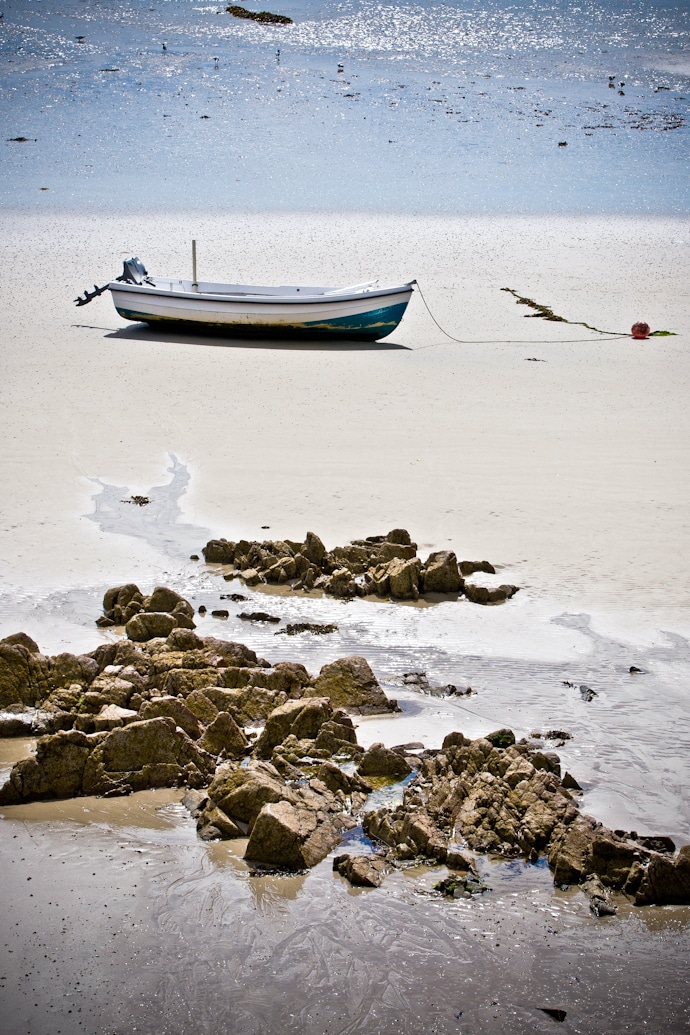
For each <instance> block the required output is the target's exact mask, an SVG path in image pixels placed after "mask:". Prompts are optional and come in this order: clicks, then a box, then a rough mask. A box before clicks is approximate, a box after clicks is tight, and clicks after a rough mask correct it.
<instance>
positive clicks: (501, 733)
mask: <svg viewBox="0 0 690 1035" xmlns="http://www.w3.org/2000/svg"><path fill="white" fill-rule="evenodd" d="M486 739H487V740H488V741H489V743H490V744H492V745H493V746H494V747H496V748H508V747H512V745H513V744H514V743H515V734H514V733H513V731H512V730H509V729H506V728H505V727H504V728H503V729H500V730H495V731H494V732H493V733H487V735H486ZM532 764H534V763H532Z"/></svg>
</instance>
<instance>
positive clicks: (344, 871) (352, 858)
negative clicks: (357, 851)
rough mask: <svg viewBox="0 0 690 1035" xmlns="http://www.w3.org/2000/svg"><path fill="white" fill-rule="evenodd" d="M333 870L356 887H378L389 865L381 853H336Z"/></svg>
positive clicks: (388, 871) (389, 868)
mask: <svg viewBox="0 0 690 1035" xmlns="http://www.w3.org/2000/svg"><path fill="white" fill-rule="evenodd" d="M333 870H334V871H335V872H336V873H339V874H340V876H341V877H345V879H346V880H348V881H349V882H350V884H352V885H354V886H355V887H358V888H379V887H380V886H381V884H383V880H384V877H385V876H386V874H387V873H390V871H391V866H390V864H389V863H388V861H387V860H386V858H385V857H384V856H381V855H336V856H335V858H334V859H333Z"/></svg>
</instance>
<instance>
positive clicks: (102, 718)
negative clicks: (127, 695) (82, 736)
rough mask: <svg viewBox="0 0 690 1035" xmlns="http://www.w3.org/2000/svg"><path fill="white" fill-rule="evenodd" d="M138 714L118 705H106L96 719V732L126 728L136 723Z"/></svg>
mask: <svg viewBox="0 0 690 1035" xmlns="http://www.w3.org/2000/svg"><path fill="white" fill-rule="evenodd" d="M138 717H139V716H138V713H137V712H135V711H134V710H133V709H132V708H120V706H119V705H117V704H104V705H103V707H102V708H101V710H100V712H99V713H98V715H97V716H96V718H95V719H94V731H95V732H96V733H99V732H100V731H101V730H113V729H115V728H116V727H118V726H125V725H127V723H128V722H135V721H136V719H137V718H138Z"/></svg>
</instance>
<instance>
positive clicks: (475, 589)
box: [464, 582, 518, 604]
mask: <svg viewBox="0 0 690 1035" xmlns="http://www.w3.org/2000/svg"><path fill="white" fill-rule="evenodd" d="M464 591H465V596H466V597H467V599H468V600H470V601H471V602H472V603H473V604H502V603H503V602H504V601H506V600H509V599H510V597H512V596H514V595H515V593H517V591H518V587H517V586H508V585H503V586H498V587H496V588H495V589H487V588H486V586H474V585H471V584H470V583H469V582H466V583H465V585H464Z"/></svg>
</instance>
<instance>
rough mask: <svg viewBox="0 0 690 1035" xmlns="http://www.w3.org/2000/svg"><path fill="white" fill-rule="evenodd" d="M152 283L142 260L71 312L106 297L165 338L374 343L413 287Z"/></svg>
mask: <svg viewBox="0 0 690 1035" xmlns="http://www.w3.org/2000/svg"><path fill="white" fill-rule="evenodd" d="M193 264H194V273H193V279H192V280H180V279H175V278H172V277H151V276H149V275H148V273H147V272H146V270H145V268H144V265H143V263H142V262H141V260H140V259H138V258H136V257H133V258H131V259H127V260H126V261H125V263H124V269H123V272H122V275H121V276H119V277H118V278H117V279H116V280H114V281H111V282H110V283H109V284H104V285H103V287H100V288H99V287H96V286H95V285H94V290H93V291H91V292H89V291H86V292H84V297H83V298H76V299H75V302H76V304H77V305H86V303H87V302H90V301H91V299H92V298H96V296H97V295H101V294H103V292H104V291H110V293H111V295H112V298H113V302H114V304H115V308H116V309H117V311H118V313H119V314H120V316H122V317H124V319H125V320H136V321H140V322H143V323H147V324H150V325H152V326H155V327H158V328H162V327H165V328H167V329H170V330H176V329H185V330H194V331H196V332H207V333H212V334H224V335H226V336H228V337H248V336H253V337H263V338H278V337H281V338H284V337H291V338H340V339H350V340H353V339H354V340H358V341H376V340H377V339H378V338H385V337H386V335H388V334H391V333H392V332H393V331H394V330H395V328H396V327H397V326H398V324H399V323H400V321H401V320H402V318H403V314H404V312H405V309H406V308H407V303H408V302H409V300H410V298H411V296H412V291H413V285H414V284H415V283H416V281H414V280H413V281H410V282H409V283H407V284H400V285H398V286H396V287H379V285H378V281H376V280H372V281H368V282H367V283H364V284H355V285H353V286H350V287H259V286H257V285H253V284H216V283H211V282H210V281H197V279H196V250H195V249H194V251H193Z"/></svg>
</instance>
